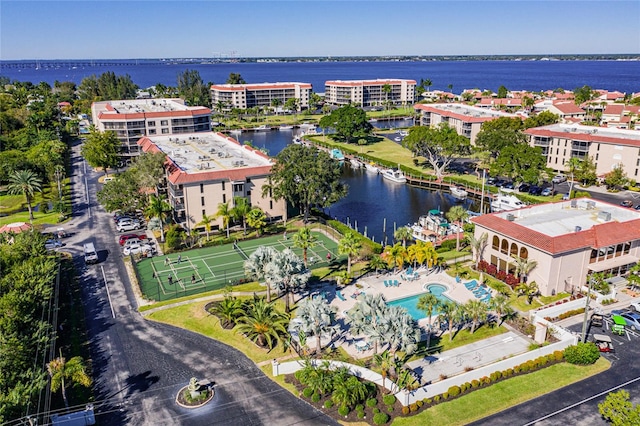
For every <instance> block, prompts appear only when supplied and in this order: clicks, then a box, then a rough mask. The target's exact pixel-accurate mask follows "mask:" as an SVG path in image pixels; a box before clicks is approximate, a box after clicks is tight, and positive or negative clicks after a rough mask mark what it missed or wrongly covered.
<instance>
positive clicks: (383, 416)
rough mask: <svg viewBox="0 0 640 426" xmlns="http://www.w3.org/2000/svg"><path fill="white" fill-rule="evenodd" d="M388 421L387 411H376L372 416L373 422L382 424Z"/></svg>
mask: <svg viewBox="0 0 640 426" xmlns="http://www.w3.org/2000/svg"><path fill="white" fill-rule="evenodd" d="M388 421H389V415H388V414H387V413H378V414H375V415H374V416H373V424H376V425H383V424H385V423H387V422H388Z"/></svg>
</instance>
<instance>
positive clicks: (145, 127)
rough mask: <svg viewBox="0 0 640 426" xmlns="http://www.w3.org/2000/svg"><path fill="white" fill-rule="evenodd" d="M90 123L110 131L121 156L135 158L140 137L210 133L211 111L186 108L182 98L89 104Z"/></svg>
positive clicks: (197, 107)
mask: <svg viewBox="0 0 640 426" xmlns="http://www.w3.org/2000/svg"><path fill="white" fill-rule="evenodd" d="M91 115H92V119H93V124H94V126H95V127H96V129H98V130H100V131H101V132H104V131H107V130H111V131H114V132H115V133H116V136H117V137H118V139H119V140H120V141H121V142H122V155H123V156H134V155H138V153H139V150H138V140H139V139H140V138H141V137H142V136H147V135H148V136H154V135H178V134H185V133H193V132H210V131H211V110H210V109H209V108H205V107H201V106H193V107H190V106H186V105H185V104H184V100H182V99H134V100H118V101H102V102H94V103H93V104H91Z"/></svg>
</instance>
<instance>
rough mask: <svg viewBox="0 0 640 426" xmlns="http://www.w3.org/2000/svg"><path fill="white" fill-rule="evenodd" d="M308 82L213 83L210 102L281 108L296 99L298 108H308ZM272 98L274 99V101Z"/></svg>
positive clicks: (233, 105)
mask: <svg viewBox="0 0 640 426" xmlns="http://www.w3.org/2000/svg"><path fill="white" fill-rule="evenodd" d="M310 97H311V84H310V83H259V84H214V85H212V86H211V101H212V102H211V104H212V105H213V106H214V108H218V105H219V108H221V109H224V110H228V109H231V108H239V109H247V108H253V107H267V108H272V107H276V108H283V107H284V105H285V104H286V102H287V101H288V100H289V99H297V100H298V109H307V108H309V98H310ZM274 100H275V101H276V102H275V103H274Z"/></svg>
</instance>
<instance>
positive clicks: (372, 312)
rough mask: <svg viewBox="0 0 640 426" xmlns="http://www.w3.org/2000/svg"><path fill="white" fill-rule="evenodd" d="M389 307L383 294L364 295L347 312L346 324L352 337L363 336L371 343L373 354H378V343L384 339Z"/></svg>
mask: <svg viewBox="0 0 640 426" xmlns="http://www.w3.org/2000/svg"><path fill="white" fill-rule="evenodd" d="M388 312H389V307H388V306H387V303H386V299H385V297H384V295H383V294H381V293H377V294H370V293H366V294H365V295H364V297H361V298H359V301H358V302H357V303H356V304H355V305H354V306H353V308H351V309H350V310H349V311H348V312H347V322H349V324H350V325H351V332H352V334H354V335H358V334H365V335H367V336H368V337H369V340H371V341H373V353H374V354H377V353H378V343H379V342H382V341H384V340H383V339H384V338H385V337H386V335H385V330H386V329H387V328H388V327H387V321H388V319H389V318H388Z"/></svg>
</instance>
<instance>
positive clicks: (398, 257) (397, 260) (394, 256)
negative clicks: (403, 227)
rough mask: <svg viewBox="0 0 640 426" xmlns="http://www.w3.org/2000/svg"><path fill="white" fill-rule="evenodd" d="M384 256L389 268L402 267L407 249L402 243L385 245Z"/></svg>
mask: <svg viewBox="0 0 640 426" xmlns="http://www.w3.org/2000/svg"><path fill="white" fill-rule="evenodd" d="M383 256H384V258H385V259H386V260H387V264H388V265H389V267H390V268H400V270H402V269H403V268H404V262H405V261H406V260H407V249H406V248H404V247H402V244H400V243H396V244H394V245H393V246H386V247H385V248H384V253H383Z"/></svg>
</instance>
